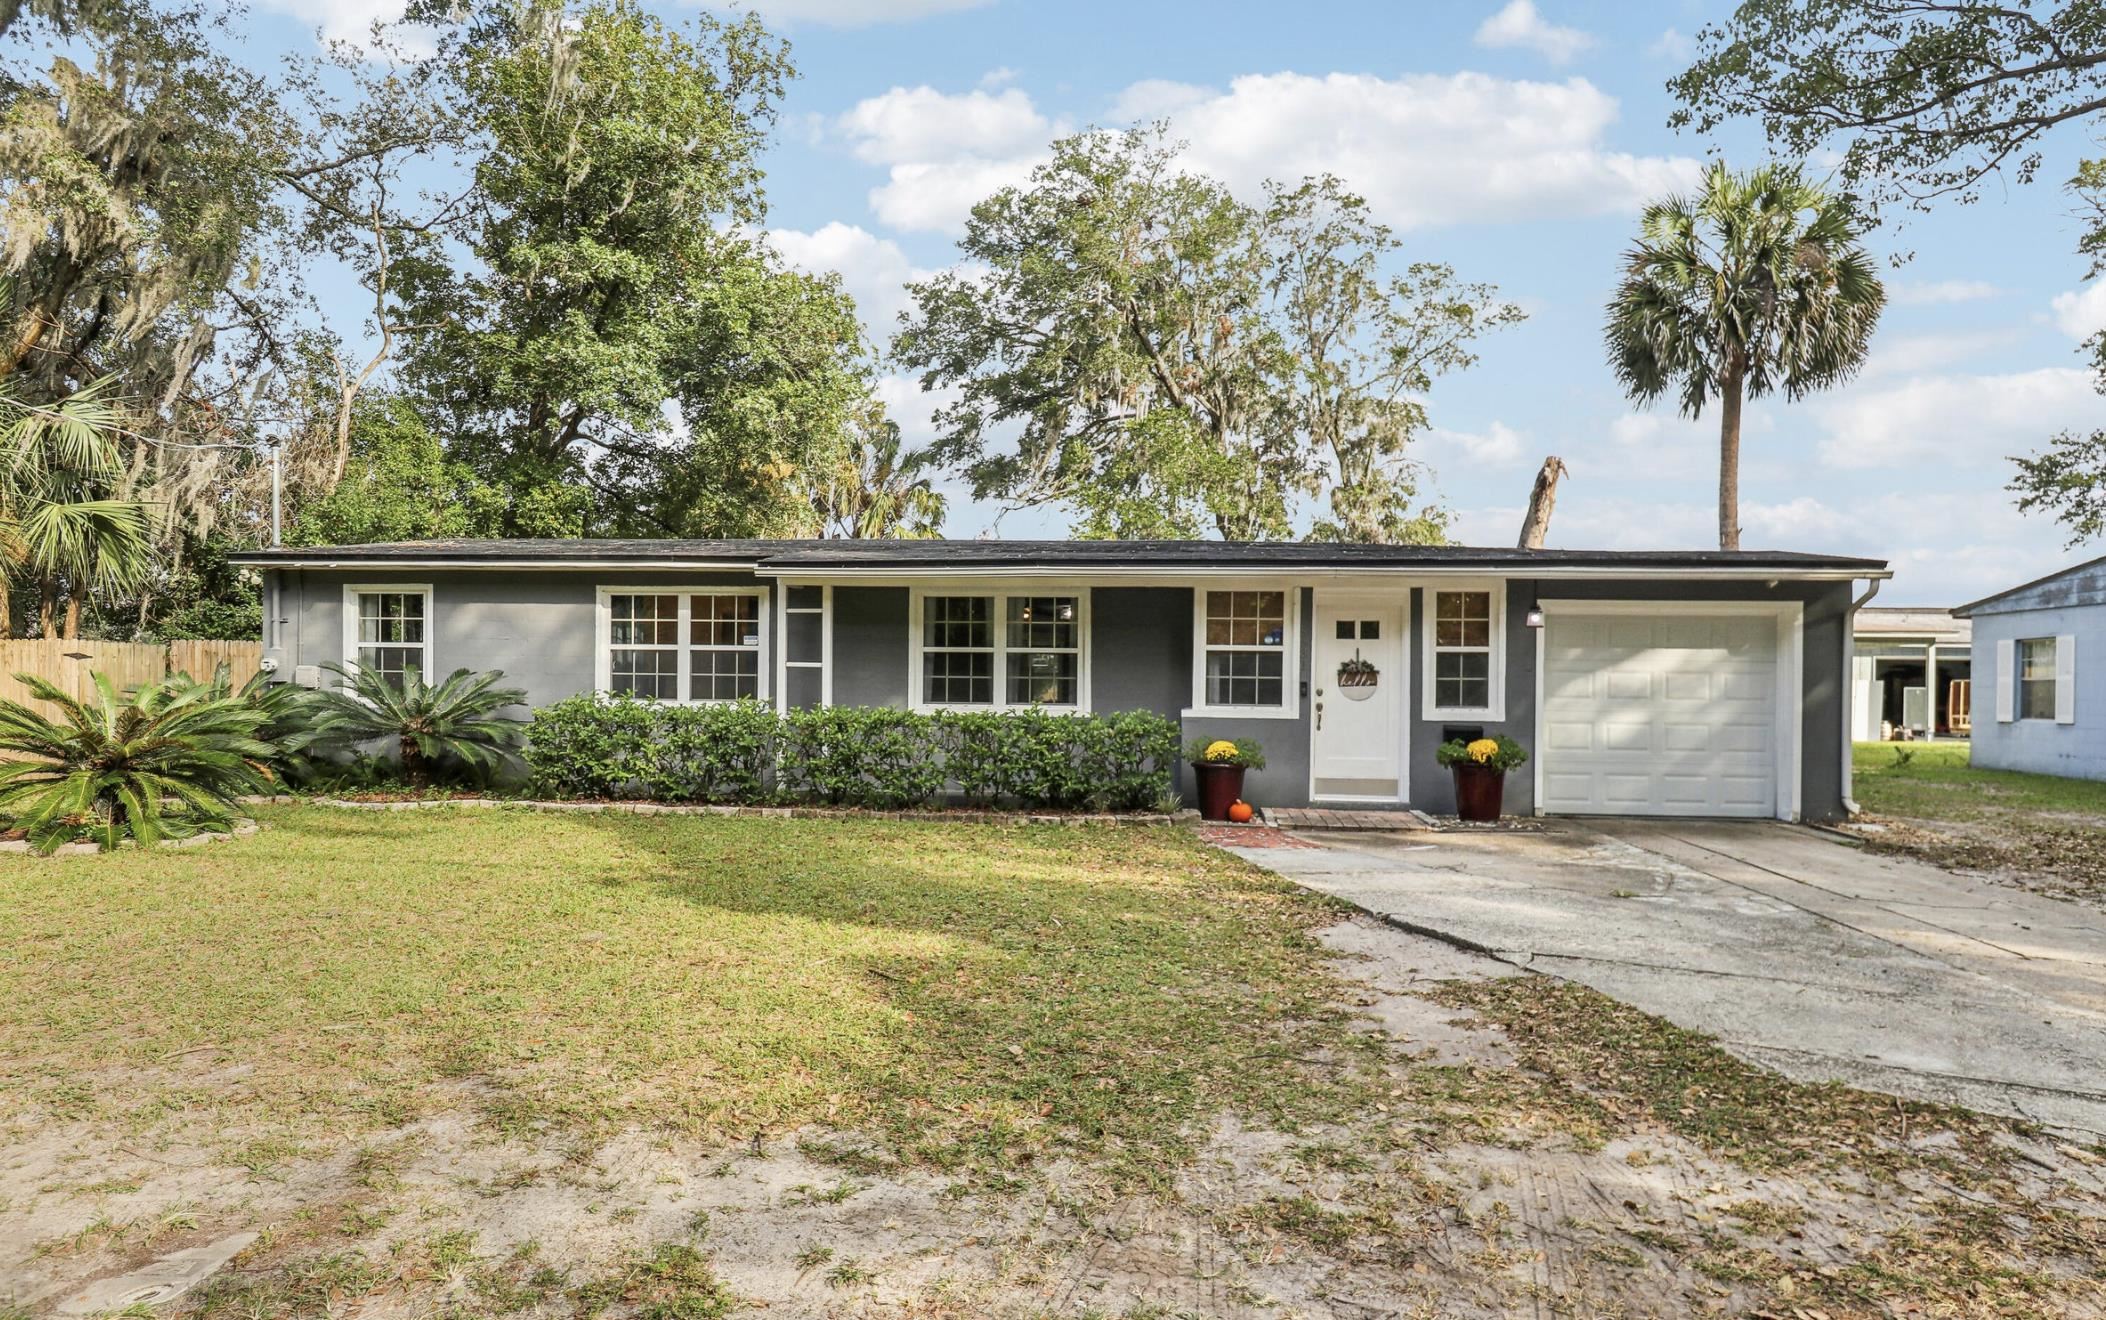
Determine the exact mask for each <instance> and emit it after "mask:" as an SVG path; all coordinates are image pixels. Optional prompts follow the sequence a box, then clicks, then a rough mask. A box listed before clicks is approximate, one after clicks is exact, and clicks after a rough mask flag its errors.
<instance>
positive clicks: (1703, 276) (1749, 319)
mask: <svg viewBox="0 0 2106 1320" xmlns="http://www.w3.org/2000/svg"><path fill="white" fill-rule="evenodd" d="M1862 232H1863V231H1862V228H1861V226H1860V223H1859V221H1858V217H1857V213H1856V211H1855V208H1854V207H1853V206H1852V205H1851V202H1850V199H1849V198H1848V197H1846V196H1842V195H1840V194H1836V193H1831V192H1828V191H1827V190H1826V189H1824V188H1822V187H1820V186H1819V185H1818V184H1814V183H1809V182H1807V181H1806V179H1805V178H1804V177H1803V176H1802V175H1801V173H1800V172H1799V170H1798V169H1797V168H1796V167H1792V166H1784V165H1765V166H1763V167H1761V168H1760V169H1756V170H1752V171H1750V172H1748V173H1744V174H1737V173H1734V172H1733V171H1731V170H1729V169H1727V168H1726V167H1725V166H1724V165H1722V164H1714V165H1712V166H1711V168H1710V169H1708V170H1706V171H1705V172H1704V182H1703V187H1702V188H1701V189H1700V190H1699V191H1698V193H1697V195H1696V196H1695V197H1694V198H1689V197H1670V198H1669V199H1667V200H1666V201H1664V202H1656V203H1654V204H1653V205H1651V206H1649V207H1647V208H1646V209H1645V217H1644V219H1643V221H1642V222H1641V223H1640V226H1639V239H1638V244H1637V246H1635V247H1633V248H1632V249H1631V250H1630V253H1629V254H1628V256H1627V257H1626V258H1625V266H1624V276H1623V281H1622V283H1621V284H1619V285H1618V286H1617V289H1616V293H1615V296H1614V297H1613V298H1611V299H1610V302H1609V316H1608V327H1607V331H1608V333H1607V338H1608V348H1609V361H1610V365H1611V366H1612V367H1614V369H1615V371H1616V377H1617V379H1618V380H1619V381H1621V382H1622V383H1623V387H1624V389H1625V391H1626V392H1627V393H1628V394H1629V395H1630V396H1631V397H1632V398H1633V399H1636V400H1638V401H1639V402H1641V403H1649V402H1651V401H1652V400H1654V399H1656V398H1658V397H1660V396H1661V395H1662V394H1665V393H1666V392H1667V391H1668V389H1669V388H1670V387H1674V388H1676V389H1677V392H1678V394H1679V396H1680V400H1681V409H1682V412H1683V414H1684V415H1686V416H1689V417H1698V416H1701V415H1702V413H1703V410H1704V405H1705V404H1707V403H1709V402H1710V401H1711V400H1713V399H1717V400H1718V405H1719V441H1718V457H1719V463H1718V544H1719V548H1720V549H1721V550H1738V549H1739V548H1740V413H1741V403H1742V400H1743V399H1747V398H1761V397H1762V396H1763V395H1765V394H1768V393H1770V392H1771V391H1772V390H1782V391H1784V395H1785V397H1786V398H1788V399H1797V398H1799V397H1800V396H1801V395H1804V394H1807V393H1810V392H1812V391H1814V390H1818V389H1825V388H1827V387H1828V386H1831V385H1835V384H1837V383H1839V382H1841V381H1844V380H1847V379H1849V378H1850V376H1852V375H1853V374H1855V373H1856V371H1857V369H1858V368H1859V367H1860V366H1862V365H1864V361H1865V352H1866V349H1867V348H1868V347H1869V346H1870V344H1871V341H1872V330H1873V328H1874V327H1875V326H1876V325H1878V323H1879V312H1880V308H1881V307H1883V306H1885V305H1886V300H1887V295H1886V290H1885V289H1883V288H1882V287H1881V286H1880V282H1879V277H1878V275H1877V274H1875V273H1874V270H1873V260H1872V258H1871V256H1869V255H1868V254H1867V253H1866V252H1865V250H1864V248H1863V247H1861V246H1859V244H1858V238H1859V236H1860V235H1861V233H1862Z"/></svg>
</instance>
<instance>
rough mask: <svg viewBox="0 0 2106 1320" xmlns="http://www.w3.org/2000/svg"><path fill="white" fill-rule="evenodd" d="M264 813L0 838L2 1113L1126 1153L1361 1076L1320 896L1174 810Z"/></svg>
mask: <svg viewBox="0 0 2106 1320" xmlns="http://www.w3.org/2000/svg"><path fill="white" fill-rule="evenodd" d="M265 821H266V825H267V828H266V829H265V830H264V831H263V832H262V833H261V834H259V835H257V836H255V837H253V838H249V839H244V840H239V841H235V842H232V843H227V844H219V845H214V846H211V847H207V848H202V849H189V850H176V851H166V852H153V853H145V854H141V853H125V854H119V855H114V856H109V857H98V858H78V859H65V860H53V861H43V860H36V859H27V858H10V859H0V943H4V945H5V947H6V948H7V949H8V950H9V953H10V956H9V957H8V958H7V959H6V960H4V961H0V1096H5V1097H11V1099H6V1100H0V1111H4V1110H5V1109H6V1108H7V1107H9V1106H12V1107H13V1108H15V1109H16V1110H17V1111H21V1110H25V1109H26V1110H31V1111H42V1112H43V1113H46V1114H50V1113H64V1114H67V1115H69V1116H72V1117H86V1118H90V1119H96V1120H101V1121H105V1122H113V1123H121V1124H126V1125H129V1126H133V1127H150V1126H152V1125H154V1124H155V1123H156V1122H157V1120H159V1119H160V1118H161V1117H163V1116H173V1115H176V1114H179V1113H180V1114H182V1115H183V1116H185V1117H186V1118H188V1117H195V1116H197V1115H199V1114H207V1115H210V1116H213V1117H217V1118H220V1119H225V1120H233V1121H237V1122H240V1123H241V1124H242V1125H243V1130H244V1131H245V1132H247V1133H249V1134H250V1135H249V1136H248V1137H246V1138H245V1140H254V1133H255V1132H256V1131H257V1130H258V1128H259V1126H260V1127H262V1128H266V1129H269V1130H271V1131H272V1132H274V1133H276V1134H277V1137H278V1138H279V1139H280V1140H283V1141H295V1140H298V1139H300V1138H301V1137H302V1136H303V1135H305V1136H307V1137H310V1138H312V1137H315V1136H342V1135H346V1134H355V1133H356V1132H358V1131H359V1130H362V1129H373V1128H380V1127H385V1126H389V1125H394V1124H400V1123H402V1122H405V1121H408V1120H409V1119H411V1118H413V1117H415V1116H416V1115H418V1114H420V1113H424V1112H429V1111H431V1110H434V1109H438V1108H446V1107H456V1106H460V1105H462V1104H467V1103H473V1104H476V1105H479V1106H480V1107H481V1108H482V1109H483V1110H484V1112H485V1114H486V1116H487V1117H488V1119H489V1121H491V1122H492V1123H494V1124H495V1125H497V1126H498V1128H499V1129H500V1130H520V1131H524V1130H540V1129H542V1128H545V1127H548V1128H555V1129H558V1130H572V1129H575V1130H579V1131H582V1132H588V1133H591V1132H605V1131H609V1130H612V1129H613V1128H615V1127H618V1126H623V1125H628V1124H639V1123H641V1124H660V1125H666V1126H669V1127H672V1128H676V1129H680V1130H685V1131H689V1132H693V1133H696V1134H700V1135H705V1136H714V1137H719V1138H722V1139H726V1140H746V1139H748V1138H750V1137H752V1136H753V1135H755V1134H757V1133H763V1132H766V1133H774V1132H780V1131H784V1130H787V1129H791V1128H794V1127H797V1126H799V1125H803V1124H807V1123H821V1124H828V1125H832V1126H835V1127H838V1128H843V1129H856V1130H862V1131H865V1132H868V1133H872V1134H875V1135H877V1136H878V1137H879V1138H880V1139H881V1140H883V1141H885V1142H887V1143H888V1144H889V1145H890V1146H891V1148H892V1151H893V1153H894V1154H895V1155H896V1156H897V1157H898V1158H903V1159H907V1160H912V1161H917V1162H924V1163H931V1164H936V1165H939V1166H956V1165H964V1164H971V1165H1016V1164H1021V1163H1025V1162H1029V1161H1030V1160H1032V1159H1034V1158H1036V1157H1038V1156H1040V1155H1043V1154H1047V1153H1058V1152H1063V1151H1074V1152H1083V1153H1106V1154H1107V1155H1108V1158H1109V1157H1110V1155H1111V1153H1115V1160H1114V1161H1113V1162H1114V1163H1115V1164H1116V1168H1117V1169H1118V1170H1119V1171H1121V1172H1123V1173H1124V1174H1126V1175H1128V1176H1131V1177H1134V1178H1137V1179H1140V1180H1143V1181H1145V1180H1148V1179H1150V1178H1153V1177H1159V1176H1163V1175H1164V1171H1165V1169H1166V1168H1167V1166H1168V1163H1169V1161H1171V1160H1174V1159H1175V1158H1178V1157H1181V1156H1182V1155H1183V1154H1185V1153H1187V1152H1188V1150H1189V1145H1188V1142H1189V1139H1190V1138H1191V1136H1192V1135H1193V1132H1194V1129H1195V1126H1196V1125H1197V1124H1198V1122H1199V1121H1200V1120H1202V1119H1204V1118H1206V1117H1208V1116H1210V1115H1212V1114H1214V1113H1216V1112H1218V1111H1220V1110H1223V1109H1235V1110H1242V1111H1245V1112H1250V1113H1253V1114H1255V1115H1257V1116H1259V1117H1261V1118H1264V1119H1267V1120H1269V1121H1275V1122H1287V1121H1291V1117H1292V1115H1293V1114H1294V1113H1296V1112H1309V1113H1312V1114H1315V1113H1318V1112H1319V1111H1322V1110H1323V1109H1324V1107H1325V1106H1327V1105H1328V1106H1332V1107H1333V1108H1334V1109H1337V1108H1343V1107H1345V1106H1347V1105H1349V1104H1351V1103H1352V1097H1351V1095H1350V1094H1349V1092H1350V1087H1348V1086H1347V1085H1346V1084H1345V1083H1342V1082H1341V1083H1325V1084H1314V1085H1312V1083H1311V1082H1310V1080H1309V1069H1308V1067H1307V1065H1306V1063H1305V1062H1304V1060H1306V1059H1307V1058H1308V1057H1310V1056H1311V1055H1312V1054H1313V1053H1322V1052H1325V1051H1340V1050H1349V1049H1351V1048H1353V1045H1352V1042H1353V1041H1355V1040H1357V1039H1359V1038H1358V1037H1355V1036H1354V1035H1353V1033H1352V1032H1351V1030H1350V1028H1349V1027H1348V1025H1347V1023H1346V1019H1345V1016H1344V1011H1343V1010H1341V1009H1339V1008H1337V1007H1335V1006H1334V1005H1335V1003H1336V1001H1338V1000H1339V999H1341V998H1342V996H1341V994H1340V990H1339V986H1338V984H1337V982H1336V981H1335V979H1334V977H1333V974H1332V971H1331V968H1330V965H1329V962H1328V959H1327V958H1326V956H1325V955H1324V954H1323V953H1322V952H1321V950H1320V949H1319V947H1318V946H1317V945H1316V943H1315V941H1314V940H1313V939H1312V938H1311V935H1310V932H1311V930H1312V929H1313V928H1315V927H1317V926H1320V925H1323V924H1327V923H1328V922H1330V921H1333V920H1335V919H1336V912H1335V910H1334V909H1333V908H1332V907H1330V906H1329V905H1328V904H1327V903H1326V901H1325V900H1321V899H1318V898H1315V897H1313V896H1311V895H1308V894H1307V893H1305V892H1304V891H1301V890H1298V889H1295V888H1294V887H1292V886H1290V885H1288V884H1286V883H1285V882H1284V881H1279V880H1276V879H1273V878H1270V877H1267V876H1265V875H1264V874H1263V873H1261V872H1259V871H1257V870H1255V869H1254V868H1250V867H1247V866H1244V865H1243V864H1242V863H1239V862H1236V861H1234V860H1232V859H1230V858H1228V857H1226V856H1225V855H1223V854H1221V853H1219V852H1216V851H1214V850H1212V849H1208V848H1205V847H1203V846H1201V845H1199V844H1197V843H1196V842H1194V841H1193V840H1192V839H1191V838H1190V837H1189V836H1187V835H1186V834H1185V832H1183V831H1179V830H1173V829H1167V828H1163V829H1124V830H1115V829H1107V828H1076V827H1044V828H1031V829H1004V828H1001V827H996V826H980V825H951V824H931V823H912V822H867V821H848V822H843V821H823V820H781V819H767V820H750V819H725V818H707V817H704V818H696V817H637V816H628V815H606V816H571V815H553V814H547V815H545V814H535V813H530V812H525V811H487V810H484V811H478V810H460V811H449V810H431V811H419V812H390V813H380V812H354V811H343V810H331V809H326V808H320V807H312V806H300V807H289V808H279V809H273V810H270V811H268V812H266V813H265ZM229 1069H241V1070H244V1071H243V1072H242V1073H241V1075H240V1077H239V1081H238V1083H237V1084H234V1085H226V1084H222V1083H219V1082H216V1081H215V1080H214V1078H215V1077H217V1076H219V1075H223V1074H227V1072H228V1070H229ZM4 1116H6V1115H5V1114H4V1112H0V1117H4ZM289 1148H290V1147H288V1149H289ZM274 1149H275V1147H274Z"/></svg>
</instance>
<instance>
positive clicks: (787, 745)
mask: <svg viewBox="0 0 2106 1320" xmlns="http://www.w3.org/2000/svg"><path fill="white" fill-rule="evenodd" d="M1178 734H1179V730H1178V725H1177V722H1176V721H1175V720H1172V719H1168V718H1166V717H1164V716H1161V715H1157V714H1155V713H1153V712H1151V711H1127V712H1124V713H1122V714H1117V715H1087V716H1085V715H1054V714H1049V713H1047V712H1045V711H1039V710H1030V711H1014V712H1003V713H995V712H991V711H984V712H983V711H972V712H964V711H961V712H941V713H936V714H927V715H924V714H919V713H916V712H914V711H905V710H891V709H886V708H883V707H852V706H834V707H828V708H824V709H819V710H793V711H789V712H786V713H780V714H778V713H777V712H776V711H775V710H774V709H773V708H772V707H769V706H764V705H762V704H761V703H759V702H757V701H735V702H728V703H725V704H723V705H713V706H668V705H662V704H660V703H657V702H651V701H639V700H637V699H636V698H634V697H629V696H619V697H612V698H600V697H595V696H592V695H582V696H576V697H570V698H568V699H566V700H563V701H559V702H557V703H555V704H554V705H551V706H544V707H542V708H541V709H540V710H538V711H535V712H534V720H533V723H532V724H531V725H529V726H528V728H527V746H526V761H527V766H528V768H529V770H530V771H531V772H532V774H533V784H534V789H535V791H536V792H539V793H543V794H546V795H548V796H550V797H565V798H645V799H648V800H651V801H657V802H733V803H757V802H780V801H799V800H801V801H810V802H825V803H831V804H835V805H840V806H856V807H911V806H917V805H920V804H922V803H925V802H929V801H931V800H933V799H935V798H938V797H941V796H944V795H945V794H947V793H949V794H955V795H957V796H958V797H960V798H963V799H964V800H965V801H967V802H970V803H973V804H975V805H983V806H995V805H1014V806H1022V807H1039V808H1088V809H1090V810H1093V811H1133V810H1152V809H1154V808H1155V807H1156V806H1157V805H1158V804H1159V803H1161V802H1162V801H1163V800H1164V799H1166V798H1167V797H1169V795H1170V791H1171V784H1172V777H1173V775H1175V773H1176V768H1177V761H1178Z"/></svg>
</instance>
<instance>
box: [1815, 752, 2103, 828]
mask: <svg viewBox="0 0 2106 1320" xmlns="http://www.w3.org/2000/svg"><path fill="white" fill-rule="evenodd" d="M1967 753H1968V745H1967V744H1966V743H1964V742H1953V741H1947V742H1935V743H1928V742H1919V743H1893V742H1875V743H1857V744H1855V749H1854V753H1853V756H1852V764H1853V765H1854V766H1855V768H1856V776H1855V779H1856V793H1855V796H1856V798H1857V802H1858V805H1859V806H1861V807H1863V808H1864V809H1865V810H1867V811H1869V812H1871V813H1873V814H1874V815H1879V816H1909V817H1914V818H1916V819H1920V820H1980V819H1984V818H1987V817H1993V816H1998V815H2008V814H2011V813H2014V812H2020V813H2022V812H2058V813H2079V814H2085V815H2096V816H2102V817H2106V782H2101V781H2098V780H2090V779H2061V778H2058V777H2056V776H2054V775H2034V774H2026V773H2024V772H2022V771H2017V770H1977V769H1975V768H1974V767H1972V766H1970V765H1969V764H1968V763H1967Z"/></svg>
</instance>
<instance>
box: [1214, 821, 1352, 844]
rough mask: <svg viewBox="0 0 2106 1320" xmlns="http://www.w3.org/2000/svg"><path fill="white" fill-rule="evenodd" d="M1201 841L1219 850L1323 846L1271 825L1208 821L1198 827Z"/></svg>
mask: <svg viewBox="0 0 2106 1320" xmlns="http://www.w3.org/2000/svg"><path fill="white" fill-rule="evenodd" d="M1198 833H1199V841H1200V842H1201V843H1211V844H1213V845H1214V846H1215V847H1217V848H1319V847H1322V846H1323V845H1321V844H1315V843H1311V842H1309V841H1308V840H1307V839H1297V838H1295V837H1294V836H1293V835H1292V834H1289V833H1287V831H1285V830H1276V829H1273V828H1272V827H1271V826H1269V825H1223V824H1220V823H1218V822H1215V821H1207V822H1205V823H1204V824H1201V825H1200V826H1199V827H1198Z"/></svg>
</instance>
